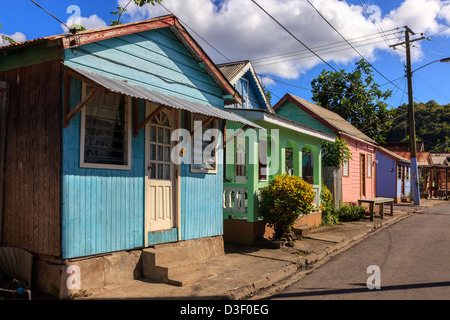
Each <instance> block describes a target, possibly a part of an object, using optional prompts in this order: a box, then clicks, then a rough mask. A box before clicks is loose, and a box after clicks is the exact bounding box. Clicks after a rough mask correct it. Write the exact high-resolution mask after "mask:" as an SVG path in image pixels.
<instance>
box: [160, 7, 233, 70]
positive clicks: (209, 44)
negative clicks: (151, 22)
mask: <svg viewBox="0 0 450 320" xmlns="http://www.w3.org/2000/svg"><path fill="white" fill-rule="evenodd" d="M159 5H160V6H161V7H163V8H164V9H165V10H166V11H167V12H169V13H170V14H173V13H172V11H170V10H169V9H167V8H166V7H165V6H163V5H162V4H161V2H159ZM178 20H180V22H182V23H183V24H184V25H185V26H186V27H187V28H188V29H189V30H191V31H192V32H194V33H195V34H196V35H197V36H198V37H199V38H200V39H202V40H203V41H204V42H205V43H206V44H207V45H208V46H210V47H211V48H213V49H214V50H215V51H216V52H217V53H218V54H220V55H221V56H222V57H224V58H225V59H226V60H227V61H228V62H232V61H231V60H230V59H228V58H227V57H226V56H225V55H224V54H223V53H222V52H220V51H219V50H217V49H216V48H215V47H214V46H213V45H212V44H211V43H209V42H208V41H206V40H205V38H203V37H202V36H201V35H200V34H198V33H197V32H196V31H195V30H194V29H192V28H191V27H190V26H189V25H188V24H187V23H185V22H184V21H183V20H181V19H180V18H178Z"/></svg>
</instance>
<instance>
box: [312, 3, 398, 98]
mask: <svg viewBox="0 0 450 320" xmlns="http://www.w3.org/2000/svg"><path fill="white" fill-rule="evenodd" d="M307 1H308V3H309V4H310V5H311V7H313V9H314V10H315V11H316V12H317V13H318V14H319V15H320V17H321V18H322V19H323V20H325V22H326V23H327V24H328V25H329V26H330V27H331V28H332V29H333V30H334V31H336V33H337V34H339V36H341V38H342V39H344V41H345V42H347V44H348V45H349V46H350V47H352V49H353V50H354V51H355V52H356V53H357V54H358V55H359V56H360V57H361V58H362V59H363V60H364V61H366V62H367V63H368V64H369V66H370V67H372V69H373V70H374V71H375V72H377V73H378V74H379V75H381V76H382V77H383V78H384V79H386V80H387V81H389V82H390V83H391V84H392V85H393V86H395V87H396V88H398V89H400V88H399V87H398V86H397V85H395V84H394V83H393V82H392V81H391V80H389V79H388V78H387V77H386V76H385V75H384V74H382V73H381V72H380V71H379V70H378V69H377V68H375V66H373V65H372V64H371V63H370V62H368V61H367V59H366V58H364V57H363V55H362V54H361V53H360V52H359V51H358V50H356V48H355V47H354V46H353V45H352V44H351V43H350V42H349V41H347V39H346V38H345V37H344V36H343V35H342V34H341V33H340V32H339V31H338V30H337V29H336V28H335V27H334V26H333V25H332V24H331V23H330V22H329V21H328V20H327V19H326V18H325V17H324V16H323V15H322V13H321V12H320V11H319V10H318V9H317V8H316V7H315V6H314V5H313V4H312V3H311V2H310V1H309V0H307Z"/></svg>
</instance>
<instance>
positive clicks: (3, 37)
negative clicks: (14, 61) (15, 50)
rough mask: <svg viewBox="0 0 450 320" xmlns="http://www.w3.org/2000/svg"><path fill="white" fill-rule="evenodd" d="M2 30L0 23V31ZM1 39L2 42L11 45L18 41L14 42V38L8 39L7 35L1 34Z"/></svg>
mask: <svg viewBox="0 0 450 320" xmlns="http://www.w3.org/2000/svg"><path fill="white" fill-rule="evenodd" d="M1 28H2V24H1V23H0V29H1ZM0 39H1V40H2V42H8V43H9V44H14V43H16V41H14V39H13V38H11V37H8V36H7V35H4V34H1V35H0Z"/></svg>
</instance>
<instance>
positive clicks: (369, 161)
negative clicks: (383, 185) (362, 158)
mask: <svg viewBox="0 0 450 320" xmlns="http://www.w3.org/2000/svg"><path fill="white" fill-rule="evenodd" d="M372 164H373V156H372V153H368V154H367V178H372V169H373V168H372Z"/></svg>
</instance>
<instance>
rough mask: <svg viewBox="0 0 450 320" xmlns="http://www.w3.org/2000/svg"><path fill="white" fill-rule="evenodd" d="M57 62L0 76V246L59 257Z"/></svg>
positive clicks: (59, 80)
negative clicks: (1, 144) (0, 90)
mask: <svg viewBox="0 0 450 320" xmlns="http://www.w3.org/2000/svg"><path fill="white" fill-rule="evenodd" d="M61 77H62V70H61V63H60V61H54V62H47V63H43V64H39V65H34V66H30V67H26V68H21V69H15V70H11V71H4V72H0V80H5V81H7V82H8V83H9V85H10V95H9V100H10V103H9V113H8V119H7V122H8V127H7V145H6V172H5V215H4V234H3V245H4V246H13V247H20V248H22V249H25V250H28V251H30V252H32V253H38V254H43V255H49V256H60V254H61V244H60V243H61V242H60V239H61V235H60V223H61V220H60V200H61V198H60V196H61V192H60V186H61V184H60V171H61V138H60V137H61V109H60V106H61V105H62V96H61Z"/></svg>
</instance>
